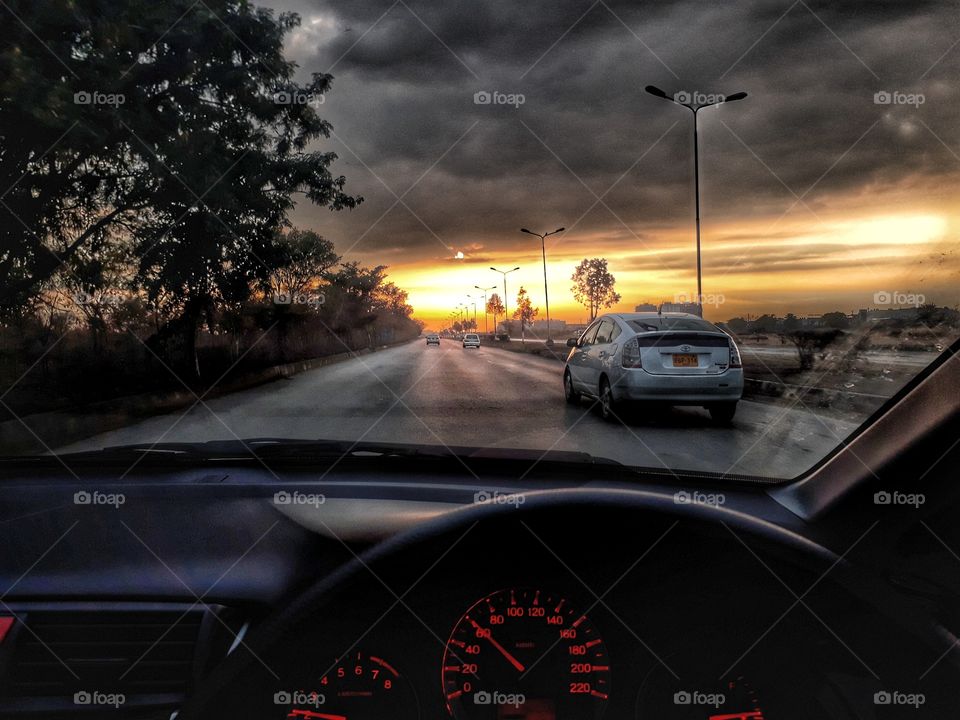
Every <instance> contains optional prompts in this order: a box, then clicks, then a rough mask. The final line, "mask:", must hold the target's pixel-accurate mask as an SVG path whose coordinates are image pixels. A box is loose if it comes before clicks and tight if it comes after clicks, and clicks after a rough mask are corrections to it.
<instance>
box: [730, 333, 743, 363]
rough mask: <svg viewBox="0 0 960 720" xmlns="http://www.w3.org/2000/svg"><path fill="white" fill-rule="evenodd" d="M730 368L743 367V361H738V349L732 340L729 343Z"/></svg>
mask: <svg viewBox="0 0 960 720" xmlns="http://www.w3.org/2000/svg"><path fill="white" fill-rule="evenodd" d="M730 367H732V368H742V367H743V361H742V360H741V359H740V348H738V347H737V344H736V343H735V342H733V341H732V340H731V341H730Z"/></svg>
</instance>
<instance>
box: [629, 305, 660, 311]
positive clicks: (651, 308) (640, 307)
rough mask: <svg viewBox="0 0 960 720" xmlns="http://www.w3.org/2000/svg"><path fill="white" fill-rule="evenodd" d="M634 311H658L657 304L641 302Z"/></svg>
mask: <svg viewBox="0 0 960 720" xmlns="http://www.w3.org/2000/svg"><path fill="white" fill-rule="evenodd" d="M633 311H634V312H656V311H657V306H656V305H654V304H653V303H640V304H639V305H637V306H636V307H635V308H634V309H633Z"/></svg>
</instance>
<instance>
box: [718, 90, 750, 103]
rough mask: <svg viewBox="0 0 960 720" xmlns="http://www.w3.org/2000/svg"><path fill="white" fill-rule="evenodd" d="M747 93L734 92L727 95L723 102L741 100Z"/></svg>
mask: <svg viewBox="0 0 960 720" xmlns="http://www.w3.org/2000/svg"><path fill="white" fill-rule="evenodd" d="M746 96H747V94H746V93H745V92H738V93H734V94H733V95H727V96H726V97H725V98H724V99H723V101H724V102H735V101H736V100H743V99H744V98H745V97H746Z"/></svg>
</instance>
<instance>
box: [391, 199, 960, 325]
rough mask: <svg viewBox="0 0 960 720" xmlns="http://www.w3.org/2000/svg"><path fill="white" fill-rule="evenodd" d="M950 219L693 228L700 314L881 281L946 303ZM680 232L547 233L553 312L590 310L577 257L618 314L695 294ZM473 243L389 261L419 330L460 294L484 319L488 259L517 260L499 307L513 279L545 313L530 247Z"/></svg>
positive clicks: (826, 299) (722, 314)
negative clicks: (576, 294) (596, 262)
mask: <svg viewBox="0 0 960 720" xmlns="http://www.w3.org/2000/svg"><path fill="white" fill-rule="evenodd" d="M955 217H956V216H954V215H953V214H952V213H946V212H934V211H925V212H912V213H907V212H904V213H901V214H891V213H890V212H889V211H887V212H883V213H880V212H875V213H873V214H868V213H865V214H864V215H863V216H861V217H856V218H851V217H850V216H846V217H840V218H837V219H829V220H828V219H824V220H821V221H820V222H816V223H810V222H803V223H795V224H794V225H787V224H781V225H780V226H779V227H778V228H777V237H776V239H764V235H765V234H768V231H769V229H770V223H769V222H762V221H754V222H749V223H739V224H736V225H733V224H729V225H723V226H714V227H712V228H711V231H710V232H709V233H706V232H705V233H704V236H703V292H704V315H705V316H706V317H708V318H709V319H713V320H726V319H728V318H730V317H735V316H738V315H746V314H760V313H765V312H770V313H774V314H784V313H786V312H793V313H795V314H798V315H804V314H818V313H822V312H825V311H829V310H836V309H839V310H843V311H847V312H850V311H853V310H855V309H858V308H866V307H871V306H873V299H874V294H875V293H877V292H880V291H898V292H915V293H925V294H926V298H927V301H928V302H936V303H937V304H941V305H943V304H945V305H950V306H953V305H955V304H956V303H957V299H958V298H957V296H956V293H955V292H951V291H950V289H952V288H955V287H956V286H957V282H956V279H957V275H956V266H955V265H952V266H947V265H945V264H943V263H940V264H938V263H937V262H936V261H930V260H929V259H930V258H936V256H939V255H941V254H942V255H943V256H944V257H945V256H946V255H948V254H949V253H950V252H952V247H951V245H953V240H954V238H956V236H957V230H958V229H960V227H958V223H957V221H956V220H955V219H954V218H955ZM690 235H691V233H690V230H689V229H677V230H670V231H668V232H664V233H663V234H662V235H661V237H659V238H658V240H657V244H656V245H655V246H649V245H648V246H643V245H642V244H641V243H640V242H639V241H633V242H630V243H626V242H622V241H621V242H614V243H611V242H609V239H602V238H594V237H591V236H589V235H579V234H576V233H571V234H570V235H569V236H567V237H562V238H560V239H558V240H555V241H554V242H553V244H552V245H551V244H550V243H549V241H548V246H547V261H548V262H547V273H548V279H549V292H550V315H551V318H553V319H560V320H566V321H567V322H570V323H582V322H585V321H586V320H587V319H588V313H587V310H586V309H585V308H584V307H582V306H581V305H578V304H577V303H576V302H575V301H574V299H573V294H572V292H571V286H572V284H573V283H572V281H571V275H572V274H573V272H574V268H575V267H576V265H577V264H578V263H579V262H580V260H582V259H583V258H584V257H604V258H606V259H607V261H608V265H609V269H610V271H611V272H612V273H613V275H614V276H615V277H616V280H617V284H616V290H617V292H619V293H620V295H621V302H620V303H619V304H617V305H616V306H615V307H614V308H611V309H612V310H616V311H620V312H628V311H632V310H633V309H634V307H635V306H636V305H637V304H639V303H642V302H649V303H654V304H659V303H660V302H664V301H667V302H673V301H676V300H681V299H683V298H684V296H685V297H692V296H694V295H695V294H696V276H695V263H696V255H695V250H694V245H693V242H692V239H691V237H690ZM744 238H748V239H746V240H745V239H744ZM753 238H757V239H753ZM605 245H606V248H604V246H605ZM637 245H639V247H634V246H637ZM534 250H535V251H534ZM476 252H478V253H480V254H482V255H483V257H482V258H477V259H476V260H472V259H471V251H467V253H466V255H465V256H464V257H463V258H462V259H458V258H454V257H451V258H448V259H444V260H436V259H434V260H429V261H420V262H411V263H406V264H394V265H392V266H391V267H390V269H389V276H390V277H389V279H390V280H392V281H393V282H395V283H396V284H397V285H398V286H399V287H401V288H403V289H405V290H406V291H407V292H408V293H409V301H410V304H411V305H412V306H413V307H414V317H415V318H417V319H420V320H422V321H423V322H425V323H426V324H427V327H428V328H431V329H439V328H441V327H445V326H447V325H448V324H449V319H450V313H451V311H453V310H454V309H456V307H457V306H458V305H461V304H468V305H469V307H470V310H469V312H470V314H471V315H472V314H473V303H474V302H476V305H477V320H478V323H479V326H480V328H481V329H483V326H484V318H483V298H482V294H483V291H482V290H478V289H476V288H475V286H477V285H479V286H481V287H487V288H489V287H492V286H496V287H497V290H494V291H489V292H488V295H489V293H492V292H497V293H498V294H499V295H500V296H501V297H502V296H503V276H502V275H501V274H500V273H498V272H494V271H493V270H491V269H490V266H491V265H492V266H494V267H499V268H500V269H504V270H505V269H509V268H512V267H515V266H517V265H519V266H520V269H519V270H517V271H516V272H513V273H510V274H509V275H508V276H507V286H508V287H507V290H508V298H507V305H508V309H509V311H510V312H511V313H512V311H513V308H514V306H515V304H516V295H517V291H518V290H519V289H520V287H521V286H523V287H525V288H526V289H527V291H528V292H529V294H530V297H531V300H532V302H533V304H534V306H536V307H538V308H539V310H540V312H539V314H538V316H537V319H538V320H542V319H545V317H546V312H545V304H544V288H543V266H542V264H541V258H540V253H539V247H537V248H535V249H533V250H532V249H531V248H529V247H527V246H522V247H520V248H518V251H513V252H510V251H496V250H493V249H490V248H483V249H480V250H477V251H476ZM925 260H927V261H926V262H924V261H925ZM468 295H471V296H477V297H476V298H468ZM491 321H492V318H491Z"/></svg>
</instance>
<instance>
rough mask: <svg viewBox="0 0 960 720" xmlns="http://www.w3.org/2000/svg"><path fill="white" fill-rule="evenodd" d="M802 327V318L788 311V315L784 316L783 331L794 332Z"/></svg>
mask: <svg viewBox="0 0 960 720" xmlns="http://www.w3.org/2000/svg"><path fill="white" fill-rule="evenodd" d="M799 329H800V318H798V317H797V316H796V315H794V314H793V313H787V315H786V317H785V318H783V331H784V332H785V333H788V332H792V331H794V330H799Z"/></svg>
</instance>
